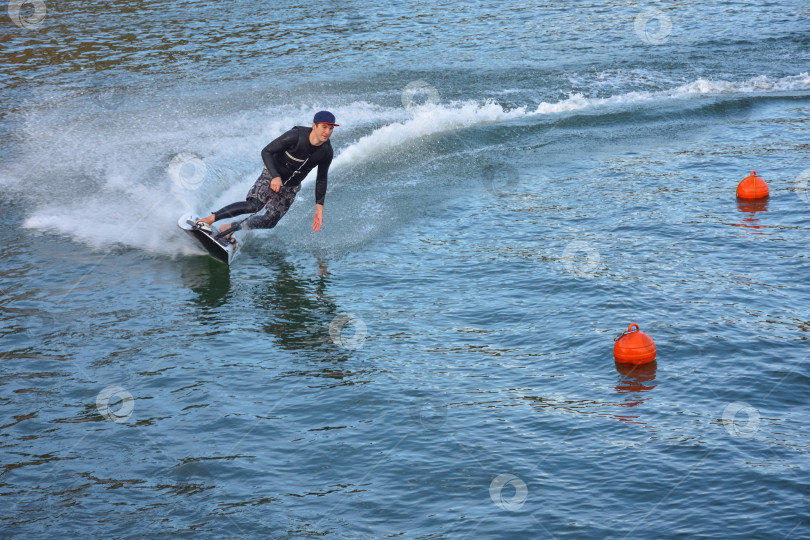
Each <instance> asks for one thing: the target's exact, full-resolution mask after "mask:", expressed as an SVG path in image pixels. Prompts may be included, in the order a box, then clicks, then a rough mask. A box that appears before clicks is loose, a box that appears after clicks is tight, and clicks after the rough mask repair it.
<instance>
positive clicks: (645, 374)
mask: <svg viewBox="0 0 810 540" xmlns="http://www.w3.org/2000/svg"><path fill="white" fill-rule="evenodd" d="M615 364H616V371H618V372H619V374H620V375H621V377H620V378H619V381H618V382H617V383H616V386H615V389H616V392H618V393H620V394H628V395H627V396H626V397H625V400H624V402H622V403H619V404H618V405H619V406H620V407H635V406H637V405H641V404H642V403H644V402H645V401H648V400H649V399H650V397H649V396H647V397H641V396H640V395H637V394H640V393H643V392H649V391H650V390H652V389H653V388H655V387H656V385H655V384H648V383H649V382H650V381H653V380H655V370H656V368H657V367H658V364H657V362H655V361H652V362H649V363H647V364H640V365H636V364H622V363H620V362H616V363H615ZM615 416H616V418H617V419H618V420H619V421H621V422H627V423H630V424H646V422H641V421H639V420H638V419H639V416H638V415H619V414H617V415H615Z"/></svg>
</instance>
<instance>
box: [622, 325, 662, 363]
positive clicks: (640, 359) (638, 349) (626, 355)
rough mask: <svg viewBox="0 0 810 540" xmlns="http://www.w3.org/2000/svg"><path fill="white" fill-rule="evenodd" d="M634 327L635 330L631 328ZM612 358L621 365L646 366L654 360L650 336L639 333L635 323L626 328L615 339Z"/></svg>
mask: <svg viewBox="0 0 810 540" xmlns="http://www.w3.org/2000/svg"><path fill="white" fill-rule="evenodd" d="M634 326H635V330H633V327H634ZM615 341H616V343H615V344H614V345H613V358H615V359H616V361H617V362H620V363H623V364H647V363H649V362H652V361H653V360H655V353H656V350H655V342H654V341H653V340H652V338H651V337H650V336H648V335H647V334H645V333H644V332H641V331H640V330H639V328H638V325H637V324H636V323H633V324H631V325H630V326H628V327H627V332H623V333H622V334H621V335H619V336H618V337H617V338H616V339H615Z"/></svg>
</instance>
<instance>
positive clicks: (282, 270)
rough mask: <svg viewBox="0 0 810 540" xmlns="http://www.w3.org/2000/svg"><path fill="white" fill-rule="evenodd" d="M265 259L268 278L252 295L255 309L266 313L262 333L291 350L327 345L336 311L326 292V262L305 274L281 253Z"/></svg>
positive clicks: (270, 255) (269, 254) (327, 277)
mask: <svg viewBox="0 0 810 540" xmlns="http://www.w3.org/2000/svg"><path fill="white" fill-rule="evenodd" d="M267 256H268V258H269V262H270V264H271V266H272V277H270V278H268V279H265V280H264V281H263V282H262V283H261V284H260V285H258V290H257V291H256V292H255V293H254V294H253V297H254V298H255V301H256V306H257V308H259V310H260V311H261V312H264V313H267V314H268V316H267V322H266V323H265V324H264V325H263V327H262V328H263V329H264V331H265V332H267V333H268V334H272V335H273V336H275V337H276V338H277V343H278V344H279V345H281V346H282V347H285V348H287V349H291V350H295V349H307V350H311V349H313V348H320V347H322V346H324V345H329V344H331V338H330V336H329V324H330V322H331V321H332V319H334V318H335V316H336V314H337V312H338V308H337V306H336V304H335V302H334V301H333V300H332V298H331V297H330V296H329V294H328V293H327V287H328V285H329V271H328V265H327V263H326V262H324V261H323V260H321V259H317V271H316V272H315V273H311V272H310V273H309V275H307V273H305V272H302V271H301V270H300V269H299V268H296V266H295V265H293V264H292V263H291V262H290V261H289V260H288V259H287V258H286V257H285V256H284V255H282V254H279V253H268V255H267Z"/></svg>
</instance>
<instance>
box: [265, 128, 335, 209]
mask: <svg viewBox="0 0 810 540" xmlns="http://www.w3.org/2000/svg"><path fill="white" fill-rule="evenodd" d="M311 132H312V128H311V127H303V126H295V127H294V128H292V129H291V130H289V131H287V132H286V133H284V134H283V135H281V136H280V137H278V138H277V139H275V140H274V141H273V142H271V143H270V144H268V145H267V146H265V147H264V150H262V161H263V162H264V166H265V167H267V170H268V171H270V174H271V175H272V176H271V178H275V177H277V176H280V177H281V183H282V184H283V185H285V186H289V187H292V186H297V185H299V184H300V183H301V182H302V181H303V180H304V178H306V176H307V174H309V172H310V171H311V170H312V169H314V168H315V166H316V165H317V167H318V176H317V177H316V179H315V204H323V200H324V198H325V197H326V183H327V177H328V174H329V165H330V164H331V163H332V156H333V155H334V154H333V151H332V143H331V142H330V141H326V142H325V143H323V144H322V145H320V146H313V145H312V144H310V142H309V134H310V133H311Z"/></svg>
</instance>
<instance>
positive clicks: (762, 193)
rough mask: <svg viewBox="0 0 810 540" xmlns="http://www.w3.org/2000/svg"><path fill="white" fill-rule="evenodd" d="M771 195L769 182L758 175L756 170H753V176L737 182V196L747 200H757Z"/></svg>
mask: <svg viewBox="0 0 810 540" xmlns="http://www.w3.org/2000/svg"><path fill="white" fill-rule="evenodd" d="M769 195H770V191H769V190H768V184H767V182H765V180H763V179H762V178H760V177H759V176H757V172H756V171H751V176H746V177H745V178H743V179H742V180H741V181H740V183H739V184H737V198H738V199H743V200H746V201H755V200H757V199H767V198H768V196H769Z"/></svg>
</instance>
